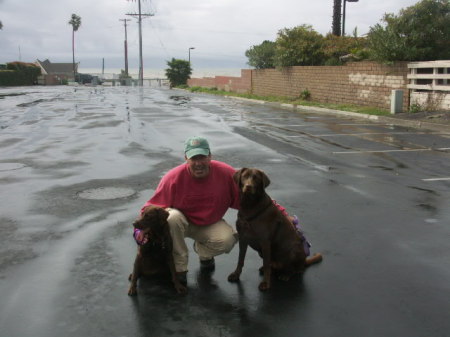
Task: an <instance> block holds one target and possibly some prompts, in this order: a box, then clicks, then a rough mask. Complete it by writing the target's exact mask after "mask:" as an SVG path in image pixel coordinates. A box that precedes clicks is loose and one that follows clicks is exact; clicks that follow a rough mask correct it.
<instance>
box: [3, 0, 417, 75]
mask: <svg viewBox="0 0 450 337" xmlns="http://www.w3.org/2000/svg"><path fill="white" fill-rule="evenodd" d="M417 2H418V1H416V0H386V1H369V0H360V1H359V2H347V6H346V8H347V11H346V32H347V33H350V34H351V33H352V32H353V30H354V29H355V27H357V31H358V35H362V34H365V33H367V32H368V31H369V28H370V27H371V26H373V25H375V24H376V23H379V22H380V20H381V19H382V17H383V14H384V13H395V14H397V13H398V11H399V10H400V9H401V8H406V7H409V6H412V5H414V4H415V3H417ZM141 4H142V13H152V14H154V16H152V17H150V18H146V19H144V20H143V23H142V27H143V46H144V48H143V54H144V67H145V68H161V69H163V68H165V67H166V61H167V60H170V59H171V58H172V57H175V58H182V59H187V58H188V50H189V47H195V49H194V50H191V61H192V66H193V68H194V69H195V68H196V67H197V68H228V67H230V68H231V67H232V68H248V66H247V65H246V62H247V59H246V57H245V54H244V53H245V51H246V50H247V49H248V48H249V47H251V46H252V45H257V44H260V43H261V42H263V41H264V40H271V41H275V39H276V36H277V32H278V31H279V30H280V29H283V28H292V27H295V26H298V25H301V24H309V25H312V27H313V28H314V29H315V30H316V31H318V32H319V33H321V34H323V35H325V34H327V33H328V32H330V31H331V24H332V13H333V0H277V1H273V0H272V1H269V0H141ZM137 11H138V3H137V1H136V0H135V1H127V0H39V1H37V0H0V21H2V23H3V29H2V30H1V31H0V63H6V62H11V61H15V60H21V61H25V62H34V61H35V60H36V59H40V60H44V59H47V58H48V59H50V61H51V62H72V42H71V41H72V40H71V39H72V27H71V26H70V25H69V24H68V21H69V20H70V17H71V14H72V13H75V14H77V15H78V16H80V17H81V21H82V24H81V27H80V29H79V30H78V31H77V32H76V33H75V43H76V46H75V58H76V61H77V62H80V69H83V68H99V69H101V67H102V59H103V58H104V59H105V69H109V68H124V38H125V29H124V25H123V22H122V21H119V19H125V18H127V19H131V21H129V22H128V29H127V30H128V53H129V67H130V68H138V55H139V53H138V51H139V37H138V35H139V34H138V24H137V20H136V19H135V18H133V17H131V16H127V15H126V14H127V13H136V12H137ZM105 71H106V70H105Z"/></svg>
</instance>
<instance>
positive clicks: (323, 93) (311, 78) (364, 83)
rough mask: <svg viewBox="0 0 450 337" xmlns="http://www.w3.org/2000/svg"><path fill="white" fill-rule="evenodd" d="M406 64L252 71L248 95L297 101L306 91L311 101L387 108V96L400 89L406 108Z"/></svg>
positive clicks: (407, 104)
mask: <svg viewBox="0 0 450 337" xmlns="http://www.w3.org/2000/svg"><path fill="white" fill-rule="evenodd" d="M407 74H408V68H407V63H406V62H405V63H403V62H402V63H398V64H395V65H392V66H388V65H382V64H378V63H375V62H352V63H348V64H347V65H344V66H320V67H316V66H311V67H289V68H286V69H281V70H277V69H263V70H253V79H252V93H253V94H255V95H260V96H270V95H273V96H284V97H290V98H297V97H299V96H300V94H301V92H302V91H303V90H308V91H309V92H310V94H311V100H312V101H315V102H323V103H335V104H356V105H362V106H372V107H378V108H382V109H389V108H390V101H391V93H392V90H394V89H400V90H403V91H404V93H403V97H404V100H403V109H404V110H405V109H407V108H408V106H409V102H408V90H407V88H406V86H407V84H408V81H407Z"/></svg>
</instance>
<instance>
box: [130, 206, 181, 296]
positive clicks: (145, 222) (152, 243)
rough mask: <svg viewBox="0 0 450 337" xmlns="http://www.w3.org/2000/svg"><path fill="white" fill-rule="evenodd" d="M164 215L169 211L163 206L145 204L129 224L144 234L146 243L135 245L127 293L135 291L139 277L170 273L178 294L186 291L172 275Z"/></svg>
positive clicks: (167, 214) (172, 266) (167, 231)
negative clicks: (143, 208) (135, 251)
mask: <svg viewBox="0 0 450 337" xmlns="http://www.w3.org/2000/svg"><path fill="white" fill-rule="evenodd" d="M168 217H169V213H168V212H167V211H166V210H165V209H164V208H161V207H156V206H149V207H146V208H145V210H144V212H143V213H142V215H141V217H140V218H139V219H137V220H136V221H135V222H134V224H133V226H134V227H135V228H137V229H140V230H141V231H142V232H143V233H144V235H145V236H146V239H147V240H146V241H147V242H146V243H144V244H143V245H141V246H138V253H137V255H136V259H135V261H134V268H133V273H132V274H130V276H129V278H128V279H129V280H130V281H131V284H130V288H129V290H128V295H130V296H132V295H136V294H137V289H136V287H137V281H138V279H139V278H140V277H141V276H157V275H170V276H171V278H172V282H173V284H174V286H175V289H176V291H177V292H178V293H179V294H183V293H185V292H186V291H187V289H186V287H185V286H184V285H182V284H181V283H180V281H179V280H178V278H177V277H176V272H175V264H174V262H173V256H172V247H173V245H172V237H171V236H170V232H169V225H168V223H167V218H168Z"/></svg>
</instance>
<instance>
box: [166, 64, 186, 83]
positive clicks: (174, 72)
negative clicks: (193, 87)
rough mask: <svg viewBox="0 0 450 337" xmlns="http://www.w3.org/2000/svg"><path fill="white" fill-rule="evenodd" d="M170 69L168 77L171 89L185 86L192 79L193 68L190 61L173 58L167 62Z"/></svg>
mask: <svg viewBox="0 0 450 337" xmlns="http://www.w3.org/2000/svg"><path fill="white" fill-rule="evenodd" d="M167 65H168V66H169V68H167V69H166V76H167V78H168V79H169V82H170V87H175V86H178V85H185V84H186V83H187V80H188V79H189V78H191V74H192V68H191V65H190V63H189V61H186V60H180V59H175V58H172V60H171V61H167Z"/></svg>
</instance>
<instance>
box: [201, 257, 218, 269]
mask: <svg viewBox="0 0 450 337" xmlns="http://www.w3.org/2000/svg"><path fill="white" fill-rule="evenodd" d="M215 268H216V263H215V261H214V258H211V259H209V260H200V270H201V271H213V270H214V269H215Z"/></svg>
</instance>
